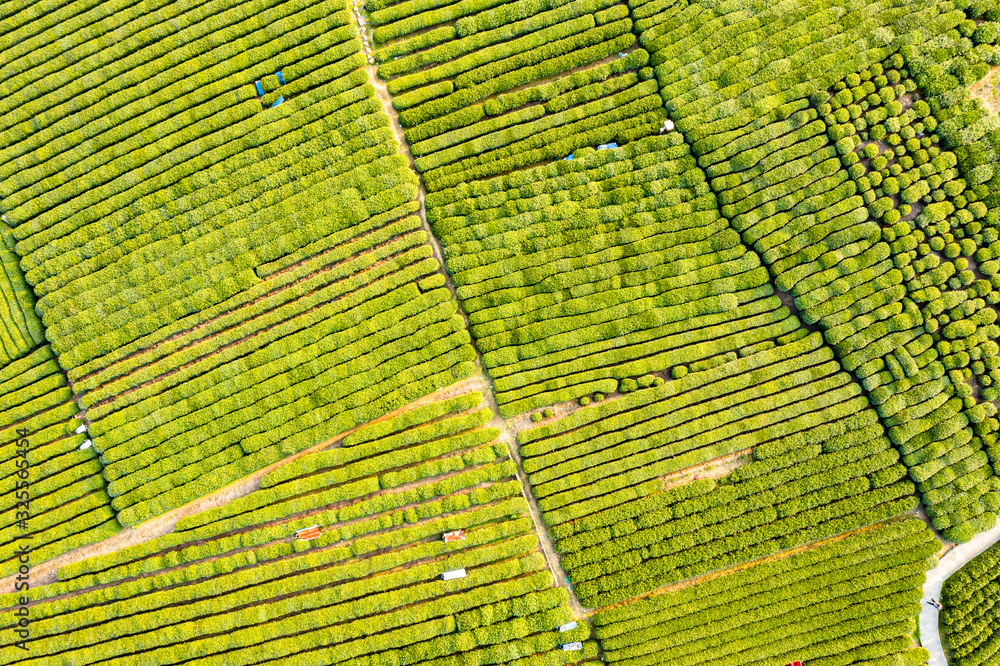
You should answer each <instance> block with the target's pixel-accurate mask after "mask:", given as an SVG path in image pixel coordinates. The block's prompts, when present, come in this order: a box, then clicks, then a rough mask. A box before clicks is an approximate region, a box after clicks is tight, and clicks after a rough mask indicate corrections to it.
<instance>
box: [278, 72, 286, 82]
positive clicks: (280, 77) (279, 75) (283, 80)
mask: <svg viewBox="0 0 1000 666" xmlns="http://www.w3.org/2000/svg"><path fill="white" fill-rule="evenodd" d="M277 77H278V82H279V83H280V84H281V85H285V77H283V76H282V75H281V71H278V73H277Z"/></svg>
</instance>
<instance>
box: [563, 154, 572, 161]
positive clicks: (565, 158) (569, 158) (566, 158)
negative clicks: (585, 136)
mask: <svg viewBox="0 0 1000 666" xmlns="http://www.w3.org/2000/svg"><path fill="white" fill-rule="evenodd" d="M571 159H573V156H572V155H570V156H569V157H564V158H563V160H564V161H565V160H571Z"/></svg>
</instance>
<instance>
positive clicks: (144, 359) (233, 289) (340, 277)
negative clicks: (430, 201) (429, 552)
mask: <svg viewBox="0 0 1000 666" xmlns="http://www.w3.org/2000/svg"><path fill="white" fill-rule="evenodd" d="M104 9H107V8H104ZM117 9H118V11H116V12H114V13H112V15H111V16H110V17H104V16H103V15H104V12H102V11H101V10H100V9H98V8H95V9H93V10H86V11H84V12H82V13H81V14H79V15H77V16H76V17H75V18H74V21H75V22H76V23H77V24H79V26H80V29H81V30H82V29H83V28H84V26H86V25H88V23H87V21H96V20H98V18H99V17H101V18H100V19H99V20H100V26H101V28H102V29H106V28H109V27H110V26H111V25H112V24H114V25H119V26H120V27H118V28H117V29H116V32H115V35H116V42H115V43H114V44H112V45H105V44H104V43H103V42H99V43H95V42H94V40H90V41H80V43H78V44H75V45H72V46H71V47H70V46H67V53H68V54H71V55H69V56H67V58H68V59H70V60H73V61H74V62H73V64H72V65H70V66H65V67H64V66H63V64H62V60H58V61H56V60H45V61H39V59H38V54H39V53H44V52H45V48H46V45H48V44H50V43H51V42H50V40H52V39H54V38H56V36H57V33H58V30H59V29H58V28H55V27H46V26H47V25H48V23H47V21H44V20H42V19H38V20H36V21H34V22H31V23H27V24H25V25H24V26H22V28H20V30H21V31H22V32H23V33H27V32H29V31H31V30H33V29H34V30H36V33H35V34H33V35H31V36H30V37H29V36H28V35H27V34H23V35H19V36H21V37H22V40H21V41H20V42H19V44H21V46H20V47H19V49H17V50H16V52H17V53H18V54H19V55H18V57H12V58H11V59H10V61H9V62H7V63H5V65H4V66H3V68H2V70H0V74H2V78H3V79H4V81H5V83H4V84H3V85H4V86H5V90H4V98H5V99H8V100H17V104H10V103H9V102H8V103H7V104H6V105H5V108H4V109H3V112H2V114H0V122H2V123H3V124H4V127H5V128H7V129H5V130H4V132H3V137H2V138H0V178H2V179H3V182H4V185H5V192H4V199H3V207H4V210H5V213H6V218H7V220H8V221H9V223H10V224H11V225H12V226H13V234H14V236H15V238H17V240H18V242H17V245H16V251H17V253H18V254H19V255H20V257H21V267H22V269H24V270H25V271H26V276H27V279H28V282H29V283H30V284H31V285H32V286H33V287H34V291H35V294H36V295H37V296H38V304H37V309H38V311H39V313H40V314H41V315H42V319H43V322H44V323H45V325H46V329H47V330H46V334H47V336H48V338H49V339H50V340H51V341H52V349H53V351H54V352H56V353H57V354H58V356H59V361H60V363H61V364H62V365H63V367H64V368H66V369H67V370H68V372H69V377H70V379H71V380H73V382H74V385H73V386H74V390H75V391H76V392H78V393H80V394H81V403H82V405H83V406H84V407H86V408H87V417H88V418H89V419H90V421H92V423H93V425H92V428H91V434H92V436H93V440H94V444H95V447H96V448H97V450H98V451H99V452H100V453H101V461H102V462H103V463H104V465H105V467H104V474H105V477H106V478H107V479H108V480H109V484H108V492H109V493H110V494H111V495H112V496H113V498H114V499H113V506H114V508H115V509H116V510H117V511H118V515H119V519H120V520H121V521H122V523H123V524H127V525H133V524H136V523H138V522H141V521H143V520H145V519H147V518H150V517H152V516H155V515H157V514H160V513H162V512H164V511H166V510H168V509H171V508H173V507H176V506H179V505H181V504H183V503H185V502H187V501H189V500H191V499H194V498H196V497H198V496H201V495H204V494H206V493H208V492H211V491H212V490H214V489H216V488H219V487H221V486H223V485H225V484H226V483H228V482H230V481H232V480H234V479H237V478H240V477H242V476H245V475H246V474H248V473H249V472H252V471H254V470H256V469H259V468H261V467H263V466H265V465H267V464H270V463H273V462H275V461H276V460H279V459H280V458H282V457H283V456H285V455H287V454H289V453H292V452H295V451H298V450H301V449H303V448H306V447H308V446H312V445H314V444H316V443H318V442H322V441H324V440H326V439H328V438H330V437H332V436H333V435H335V434H337V433H339V432H343V431H345V430H347V429H349V428H351V427H354V426H356V425H359V424H361V423H363V422H365V421H368V420H370V419H373V418H376V417H378V416H380V415H382V414H385V413H387V412H388V411H391V410H393V409H396V408H399V407H402V406H403V405H406V404H408V403H409V402H411V401H413V400H414V399H416V398H418V397H419V396H421V395H424V394H427V393H430V392H432V391H434V390H435V389H437V388H440V387H442V386H444V385H446V384H449V383H451V382H453V381H454V380H455V379H457V378H460V377H463V376H467V375H469V374H470V372H471V371H472V363H471V360H472V358H473V351H472V348H471V347H470V346H469V345H468V341H469V336H468V333H467V332H466V331H465V330H464V329H463V325H462V319H461V317H459V316H458V315H457V313H456V306H455V303H454V301H453V300H452V299H451V297H450V296H449V294H448V292H447V290H446V289H445V288H444V279H443V276H441V275H439V274H438V270H439V264H438V263H437V262H436V261H435V260H434V259H433V258H432V257H431V248H430V245H429V244H428V242H427V236H426V233H425V232H423V231H422V230H421V229H420V220H419V219H418V218H417V217H415V216H414V215H413V214H414V213H415V212H416V211H417V209H418V203H417V201H416V196H417V181H416V177H415V176H414V174H413V173H412V172H411V171H410V170H409V169H408V168H407V164H406V159H405V158H404V157H403V156H402V155H400V154H399V152H398V149H397V144H396V143H395V138H394V136H393V133H392V130H391V129H390V127H389V121H388V118H387V117H386V115H385V113H384V112H383V111H382V110H381V108H380V104H379V102H378V100H377V99H376V97H375V96H374V91H373V89H372V88H371V86H370V84H368V83H367V74H366V72H365V70H364V69H363V67H362V66H363V63H364V58H363V56H362V55H361V52H360V43H359V41H358V40H357V39H356V34H357V31H356V28H355V27H354V26H353V25H352V24H351V19H350V16H349V14H348V12H347V11H346V8H345V5H344V3H343V2H339V1H332V2H331V1H326V0H324V1H322V2H313V1H311V0H294V1H293V0H289V1H287V2H277V1H274V2H272V1H270V0H268V1H267V2H263V3H259V2H255V3H243V2H236V1H235V0H233V1H231V2H226V3H212V4H210V5H207V4H200V3H194V4H192V5H190V6H189V5H187V4H186V3H167V4H163V5H162V6H161V5H157V6H155V7H154V6H146V5H143V6H141V7H140V6H135V5H133V6H122V7H121V8H117ZM251 9H252V14H253V17H252V18H248V16H249V15H250V14H249V13H248V12H250V10H251ZM43 28H44V30H43ZM174 33H176V34H174ZM165 34H171V35H173V36H172V37H171V39H157V38H156V36H157V35H165ZM77 41H79V40H77ZM177 44H179V45H182V46H179V47H177V48H176V50H173V47H172V46H171V45H177ZM29 46H30V48H29ZM22 51H23V53H22ZM276 71H281V72H282V73H283V76H282V79H283V80H284V81H285V82H286V83H285V84H284V85H280V87H279V88H277V89H276V90H265V91H264V92H265V95H264V97H263V99H262V100H258V99H257V98H256V90H255V86H254V83H253V81H254V80H255V79H261V78H263V79H264V84H266V86H267V88H271V87H272V84H273V83H274V82H273V81H272V80H271V78H272V77H273V78H274V79H276V75H275V74H274V73H275V72H276ZM12 81H16V82H18V85H21V86H23V87H21V88H19V89H18V91H17V92H16V94H15V91H13V90H8V89H9V88H10V87H11V86H13V85H15V84H14V83H11V82H12ZM55 81H60V82H61V84H60V85H59V86H56V85H54V82H55ZM140 81H141V82H142V83H141V85H133V84H135V83H138V82H140ZM29 84H30V85H29ZM264 84H262V85H264ZM279 91H280V94H281V96H282V97H283V98H284V100H285V101H284V102H283V103H281V104H280V105H279V106H277V107H273V108H271V107H270V106H269V103H270V100H271V99H272V98H273V97H274V94H275V93H276V92H279ZM8 93H9V96H8ZM262 101H263V104H262ZM265 107H267V108H265ZM83 142H86V149H85V150H84V149H81V148H80V145H81V143H83Z"/></svg>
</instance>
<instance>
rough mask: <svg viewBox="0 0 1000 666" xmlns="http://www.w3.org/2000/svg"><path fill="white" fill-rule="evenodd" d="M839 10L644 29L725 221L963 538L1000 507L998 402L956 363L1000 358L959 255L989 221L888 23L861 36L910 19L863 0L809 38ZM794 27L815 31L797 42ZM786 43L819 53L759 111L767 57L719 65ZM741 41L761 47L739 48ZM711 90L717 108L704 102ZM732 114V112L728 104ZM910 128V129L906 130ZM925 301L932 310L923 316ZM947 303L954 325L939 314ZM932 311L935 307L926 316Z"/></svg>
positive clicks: (673, 22)
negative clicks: (846, 374) (991, 458)
mask: <svg viewBox="0 0 1000 666" xmlns="http://www.w3.org/2000/svg"><path fill="white" fill-rule="evenodd" d="M828 5H829V3H822V2H817V3H799V4H797V5H796V6H795V7H791V6H790V5H789V6H785V5H783V4H782V5H777V6H775V7H774V8H770V9H768V11H766V12H763V13H761V14H759V15H757V16H756V17H754V18H753V19H747V20H746V21H744V20H742V18H743V17H740V16H739V15H737V14H728V13H727V11H728V10H729V8H728V7H727V6H725V5H720V6H718V7H716V8H714V9H709V8H707V7H703V6H701V5H688V6H682V5H681V4H674V5H670V6H669V7H668V8H664V7H663V6H662V5H660V4H658V3H650V4H649V5H648V8H644V7H645V5H643V6H640V7H637V8H636V18H637V19H639V18H641V20H637V22H636V26H637V28H639V29H641V30H643V33H642V36H641V38H640V39H641V41H642V43H643V44H644V45H645V46H646V48H647V49H649V50H650V51H651V53H652V54H653V56H652V61H651V63H652V64H653V65H654V67H655V68H656V71H657V77H658V80H659V81H660V87H661V94H662V95H663V97H664V100H665V102H666V105H667V109H668V110H669V111H670V113H671V116H672V117H673V118H675V120H676V121H677V126H678V129H680V130H681V131H682V132H683V133H684V135H685V138H686V139H687V140H688V141H689V142H690V143H691V146H692V151H693V153H694V154H695V155H697V156H698V162H699V165H701V166H702V167H703V168H704V169H705V172H706V174H707V175H708V177H709V183H710V185H711V187H712V189H713V191H715V192H716V193H717V195H718V197H719V203H720V205H721V208H720V210H721V212H722V214H723V216H725V217H726V218H727V219H728V220H730V222H731V224H732V226H733V228H734V229H736V230H737V231H739V232H740V234H741V237H742V239H743V241H744V242H745V243H746V244H748V245H750V246H752V247H753V248H754V250H755V251H756V252H757V253H758V254H759V255H760V256H761V258H762V260H763V262H764V263H765V264H766V265H767V266H768V268H769V270H770V271H771V273H772V275H773V276H774V279H775V283H776V285H777V286H778V288H779V289H783V290H787V291H789V292H790V293H791V294H792V295H793V296H794V298H795V303H796V306H797V308H798V310H799V311H800V312H801V313H802V317H803V319H804V320H805V321H807V322H809V323H815V324H816V325H817V326H819V327H820V329H821V330H823V332H824V337H825V339H826V341H827V342H828V344H830V345H831V346H832V347H833V348H834V350H835V351H836V352H837V355H838V358H839V359H840V360H841V362H842V364H843V365H844V367H845V368H846V369H847V370H849V371H851V372H852V373H853V374H854V375H855V377H856V378H857V379H858V380H860V381H862V382H863V385H864V387H865V389H866V390H867V391H868V392H869V394H870V396H871V398H872V402H873V404H874V405H875V407H876V409H878V411H879V415H880V416H881V417H882V419H883V422H884V423H885V425H886V426H887V429H888V434H889V436H890V438H891V439H892V440H893V443H894V444H895V445H896V446H897V447H898V448H899V450H900V452H901V453H902V454H903V456H904V458H903V460H904V462H905V463H906V464H907V466H908V468H909V469H910V473H911V476H912V477H913V479H914V480H915V481H916V482H917V483H918V484H919V486H918V487H919V489H920V490H921V497H922V499H923V502H924V504H925V506H926V507H927V511H928V513H929V514H930V515H931V517H932V519H933V521H934V525H935V527H937V528H938V529H939V530H942V531H943V533H944V535H945V536H946V537H947V538H949V539H951V540H954V541H965V540H967V539H969V538H970V537H971V536H972V535H973V534H975V533H976V532H977V531H980V530H982V529H986V528H988V527H990V526H992V525H993V524H994V523H995V522H996V515H997V514H996V511H997V508H998V506H1000V499H998V498H1000V495H998V492H997V491H998V490H1000V484H998V481H997V478H996V476H995V475H994V473H993V471H992V469H991V468H990V467H989V465H988V464H987V463H988V460H987V458H986V455H985V454H984V452H983V449H984V445H983V441H982V439H981V438H980V437H979V436H981V435H982V436H985V435H989V434H990V433H992V432H993V431H995V430H996V427H997V422H996V420H995V419H994V418H992V417H993V415H994V414H995V412H996V409H995V407H994V406H993V405H992V404H991V403H989V402H986V401H979V400H977V399H976V397H975V396H974V395H972V393H973V392H972V391H970V390H969V387H968V386H967V385H965V384H964V381H963V380H964V378H965V377H964V372H963V368H962V367H961V366H962V365H963V364H964V365H969V364H970V362H971V361H973V360H975V361H981V367H982V369H983V370H985V365H986V363H985V362H984V361H983V357H984V356H987V355H989V356H992V355H993V354H995V353H996V351H995V350H996V343H995V342H993V341H992V339H991V338H992V337H996V327H995V326H994V325H993V320H994V319H995V312H993V310H992V308H985V307H983V306H984V305H985V301H984V300H983V299H981V298H980V296H983V295H985V292H986V286H987V285H985V284H984V283H983V282H982V281H980V280H977V279H976V276H975V274H974V273H973V272H972V271H970V270H968V268H967V262H962V261H961V260H960V261H959V262H958V263H957V264H956V263H955V262H953V261H950V259H953V258H956V257H955V256H954V250H955V248H956V247H957V249H958V250H959V254H961V253H962V252H961V249H962V248H961V245H960V244H956V243H955V241H954V238H955V234H954V233H952V232H951V231H950V230H952V229H954V230H960V231H961V233H962V234H963V235H969V236H972V237H973V238H974V237H975V236H976V234H977V233H979V231H981V229H982V226H981V223H977V220H979V219H982V218H984V217H985V215H986V206H985V205H983V204H982V203H980V202H979V199H981V198H982V195H983V192H981V191H980V192H979V193H978V194H977V193H976V190H975V189H974V188H973V189H969V188H967V187H965V184H964V182H963V181H962V179H961V178H960V174H959V172H958V171H956V170H954V167H955V165H956V162H957V160H956V159H955V158H954V156H952V155H951V154H950V153H949V152H947V151H945V152H943V153H942V152H940V148H939V147H938V149H937V150H936V151H934V150H930V151H929V150H928V149H933V148H935V146H934V145H933V144H934V139H933V138H932V137H927V138H929V139H930V141H928V142H927V143H928V145H927V146H924V145H923V142H921V140H920V139H919V138H917V136H916V134H917V132H918V131H920V132H924V131H928V132H929V131H932V130H933V129H934V124H933V119H932V121H931V122H928V125H930V126H929V127H927V126H924V123H923V122H922V120H925V119H926V117H927V115H928V113H927V112H928V111H929V107H928V106H927V105H926V104H923V105H916V106H915V107H911V106H910V104H912V102H913V99H914V98H913V92H914V89H915V88H916V87H917V86H916V84H915V83H914V82H913V81H911V80H909V79H908V78H907V75H908V72H906V70H905V67H904V65H905V62H904V58H903V57H902V56H901V55H900V54H899V53H896V54H893V51H894V50H895V47H894V46H893V44H894V43H893V44H884V41H885V40H881V42H882V43H878V44H876V43H875V41H876V37H877V35H878V33H877V31H875V33H874V35H859V34H857V33H856V32H855V31H857V30H860V28H861V26H865V27H868V28H869V29H871V24H872V22H876V21H877V22H880V23H883V24H885V25H893V24H896V25H897V29H900V30H901V29H902V26H904V25H906V18H905V17H904V16H902V15H901V14H899V13H898V12H899V11H901V8H896V7H890V6H888V5H886V4H884V3H871V4H869V5H867V6H865V7H861V6H860V5H859V6H858V7H857V8H855V9H856V11H857V12H858V14H857V17H858V18H857V20H847V19H845V17H843V16H842V17H840V18H839V19H838V20H837V21H836V22H833V23H830V25H829V28H830V31H829V33H830V34H829V36H828V37H826V39H827V41H826V42H823V41H812V40H815V39H819V38H820V37H821V36H822V33H806V32H804V31H805V30H806V29H807V28H808V26H810V25H813V24H814V23H815V22H816V20H818V19H817V18H816V17H818V16H822V13H821V11H820V10H821V7H823V6H828ZM908 9H909V10H910V11H912V10H913V9H914V8H913V7H910V8H908ZM921 21H923V25H925V26H926V27H927V28H928V30H930V31H941V32H944V31H945V30H947V29H949V28H954V27H956V26H965V25H967V24H968V23H970V22H971V21H970V19H969V18H968V16H967V15H966V13H965V12H963V11H961V10H956V9H954V7H953V5H951V4H950V3H940V4H930V5H928V7H927V8H926V10H925V11H924V12H923V13H922V14H921ZM722 26H728V27H726V28H725V29H724V30H723V29H721V27H722ZM845 26H846V27H847V28H849V29H845ZM973 27H974V24H973ZM883 30H884V29H883ZM727 31H740V32H741V33H742V34H743V35H745V37H744V41H743V42H741V43H740V44H739V45H737V44H736V43H735V42H733V41H731V40H727V39H726V35H728V34H729V32H727ZM885 34H888V33H885ZM796 35H802V38H801V39H800V40H799V41H795V40H794V39H793V38H794V37H795V36H796ZM783 41H788V43H790V44H794V48H796V49H801V53H802V55H803V56H805V55H806V54H808V53H811V52H812V50H813V49H819V48H821V47H822V54H823V55H822V56H820V57H818V58H817V59H816V60H814V61H813V62H811V63H810V65H809V66H808V67H806V66H805V65H803V66H801V67H800V68H799V69H797V70H795V72H796V74H797V75H800V76H801V77H802V83H801V84H800V85H797V86H794V87H790V88H786V89H785V90H783V91H782V92H781V93H780V94H774V95H772V96H770V97H768V98H767V104H766V106H763V105H758V106H750V105H749V103H747V102H746V101H745V100H748V99H750V98H751V97H753V96H754V95H758V94H761V93H762V92H763V91H765V90H771V89H773V87H774V86H775V85H776V83H775V82H776V80H777V79H775V78H774V76H776V75H774V74H772V71H771V70H769V69H768V68H767V67H763V66H761V67H760V68H759V69H756V70H754V71H756V73H755V74H754V73H753V72H751V71H746V72H743V71H741V73H740V76H739V77H736V78H733V76H732V74H731V73H723V70H724V69H726V67H727V63H728V62H729V61H728V60H727V58H733V57H742V58H743V60H744V61H745V62H747V63H748V64H747V65H746V66H748V67H749V66H751V65H750V64H749V63H750V62H751V61H750V60H749V59H748V58H747V54H748V53H758V52H763V51H764V50H766V49H767V48H768V47H769V45H774V44H779V43H782V42H783ZM744 44H745V45H746V46H743V45H744ZM913 48H914V49H916V50H918V51H919V47H916V46H915V47H913ZM927 48H930V47H927ZM989 48H992V47H989ZM741 49H749V51H748V52H747V53H744V54H743V55H742V56H740V55H739V54H740V51H741ZM826 63H829V67H823V66H820V65H821V64H822V65H825V64H826ZM753 66H754V67H756V66H757V65H753ZM705 72H708V73H709V75H711V76H714V75H715V73H718V75H719V76H721V77H722V79H721V81H722V82H723V83H725V85H726V87H725V88H724V90H725V91H726V92H725V95H726V96H727V98H728V100H729V101H728V102H723V100H722V99H720V98H719V97H720V95H722V94H723V93H722V92H716V93H713V94H706V95H699V94H697V93H700V92H702V91H705V90H706V89H705V88H704V87H701V88H699V87H698V84H697V83H696V80H699V79H700V77H703V76H705ZM859 72H860V73H859ZM890 78H892V79H893V80H894V81H893V82H892V83H890V81H889V79H890ZM883 79H884V80H883ZM907 81H909V83H907ZM807 86H808V87H812V90H809V88H808V87H807ZM721 90H723V89H721V88H720V91H721ZM817 90H818V91H829V92H817ZM897 98H899V99H897ZM709 99H716V100H717V101H718V102H719V104H722V107H718V106H717V107H714V108H713V107H710V106H708V105H707V104H706V102H707V100H709ZM900 100H904V101H905V103H906V108H905V109H904V102H903V101H900ZM741 105H742V106H741ZM723 107H724V108H726V109H729V110H730V111H731V112H730V113H728V114H726V115H720V111H719V110H720V108H723ZM852 114H853V115H852ZM862 114H866V115H864V116H862ZM858 121H860V122H858ZM918 123H919V125H920V127H919V128H917V127H915V126H912V125H916V124H918ZM904 124H905V125H908V126H910V130H911V131H912V134H911V131H905V132H902V134H900V131H901V130H902V127H903V125H904ZM897 126H898V127H897ZM877 128H881V129H878V131H875V130H876V129H877ZM904 134H905V135H906V137H905V138H904V136H903V135H904ZM883 138H888V139H890V140H891V141H892V142H893V145H891V146H888V144H887V146H886V150H888V149H890V148H891V149H892V154H893V158H898V159H894V160H893V162H892V163H891V164H890V163H889V160H888V155H883V156H882V157H885V158H886V159H885V160H879V157H878V156H875V155H874V154H873V151H878V152H880V151H881V150H882V149H881V147H880V146H879V145H878V143H877V142H878V141H880V140H882V139H883ZM911 139H916V142H914V141H911ZM907 142H908V143H909V145H907ZM871 145H874V146H875V147H874V148H869V147H867V146H871ZM900 145H901V146H903V148H902V150H899V151H897V150H896V146H900ZM920 151H924V152H923V153H921V152H920ZM930 152H936V153H938V154H937V155H935V156H931V155H930ZM872 157H874V160H879V161H878V162H877V164H878V167H877V169H878V170H879V171H881V170H883V169H885V170H886V172H885V176H886V177H885V178H884V179H883V180H877V178H876V181H877V182H873V179H872V177H871V176H870V175H869V174H867V173H866V171H867V169H868V167H867V166H866V164H865V161H867V160H868V159H871V158H872ZM874 160H873V162H874ZM915 160H920V161H921V163H920V164H919V165H918V164H917V163H916V161H915ZM883 161H884V162H885V165H883V164H882V162H883ZM924 165H928V166H926V167H925V166H924ZM904 168H905V169H909V170H913V169H916V171H915V172H913V173H912V175H907V176H905V183H906V187H905V188H902V192H901V193H900V187H899V181H898V180H897V176H898V175H900V174H902V173H903V171H902V170H903V169H904ZM921 168H922V169H923V170H921ZM907 174H910V172H909V171H908V172H907ZM878 175H882V174H881V173H880V174H878ZM918 175H919V178H918ZM893 188H895V189H893ZM897 193H899V194H898V196H899V199H893V197H896V196H897ZM925 197H927V201H926V202H925V201H924V198H925ZM949 199H950V200H949ZM946 200H947V201H946ZM918 202H919V210H914V209H913V206H912V204H916V203H918ZM955 202H959V203H960V204H961V205H960V206H955V205H954V204H955ZM925 205H926V206H927V209H926V212H923V211H924V208H923V206H925ZM904 207H905V208H904ZM958 210H961V211H962V212H955V214H954V215H952V212H954V211H958ZM950 211H951V212H950ZM938 222H942V223H943V224H946V225H947V226H946V227H942V229H941V237H940V238H939V239H938V240H937V241H934V244H935V246H936V245H939V244H940V243H941V242H944V243H945V245H948V244H949V243H951V244H952V246H951V248H950V250H949V253H951V254H949V255H946V256H944V257H942V256H940V255H938V254H936V253H932V252H930V250H931V249H932V246H931V245H930V243H927V244H923V245H921V243H923V240H924V238H925V236H926V233H925V231H924V230H923V227H926V226H927V225H930V224H934V225H937V223H938ZM911 232H912V235H911ZM945 232H948V233H952V240H950V241H948V240H946V239H945V236H944V233H945ZM988 237H991V236H989V235H982V236H980V238H981V240H983V241H985V240H986V239H987V238H988ZM960 238H961V237H960ZM973 238H968V240H973ZM928 240H929V239H928ZM973 242H975V241H973ZM943 247H944V246H942V249H943ZM918 248H919V251H918V252H914V253H913V256H911V255H910V251H911V250H917V249H918ZM965 249H966V253H969V250H971V249H972V244H971V243H967V244H966V248H965ZM918 257H919V258H918ZM963 266H964V267H963ZM963 271H965V272H963ZM974 283H976V284H974ZM942 290H944V291H945V293H944V294H942ZM917 303H921V304H922V303H933V304H932V305H930V306H927V307H926V308H925V309H924V310H923V311H922V310H921V308H920V307H919V306H918V305H917ZM963 303H964V305H963ZM956 307H958V308H959V310H960V313H959V312H955V313H954V316H957V317H958V318H959V319H961V320H963V321H964V323H958V322H951V321H950V317H951V316H952V314H951V310H952V309H953V308H956ZM945 308H948V310H949V313H945V320H944V321H945V323H944V325H942V323H941V320H939V319H937V320H935V317H936V316H937V315H938V314H940V313H941V311H943V310H944V309H945ZM931 313H934V314H935V317H932V318H926V317H925V315H926V314H931ZM970 336H971V337H970ZM914 348H916V349H914ZM915 351H916V352H917V353H918V355H917V356H915V355H914V352H915ZM919 353H923V354H924V355H923V356H922V357H921V356H919ZM990 363H992V361H990ZM977 367H979V366H977ZM970 370H971V368H970ZM981 374H983V373H982V372H981ZM987 397H988V396H987ZM974 435H976V436H974ZM990 439H992V437H990Z"/></svg>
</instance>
